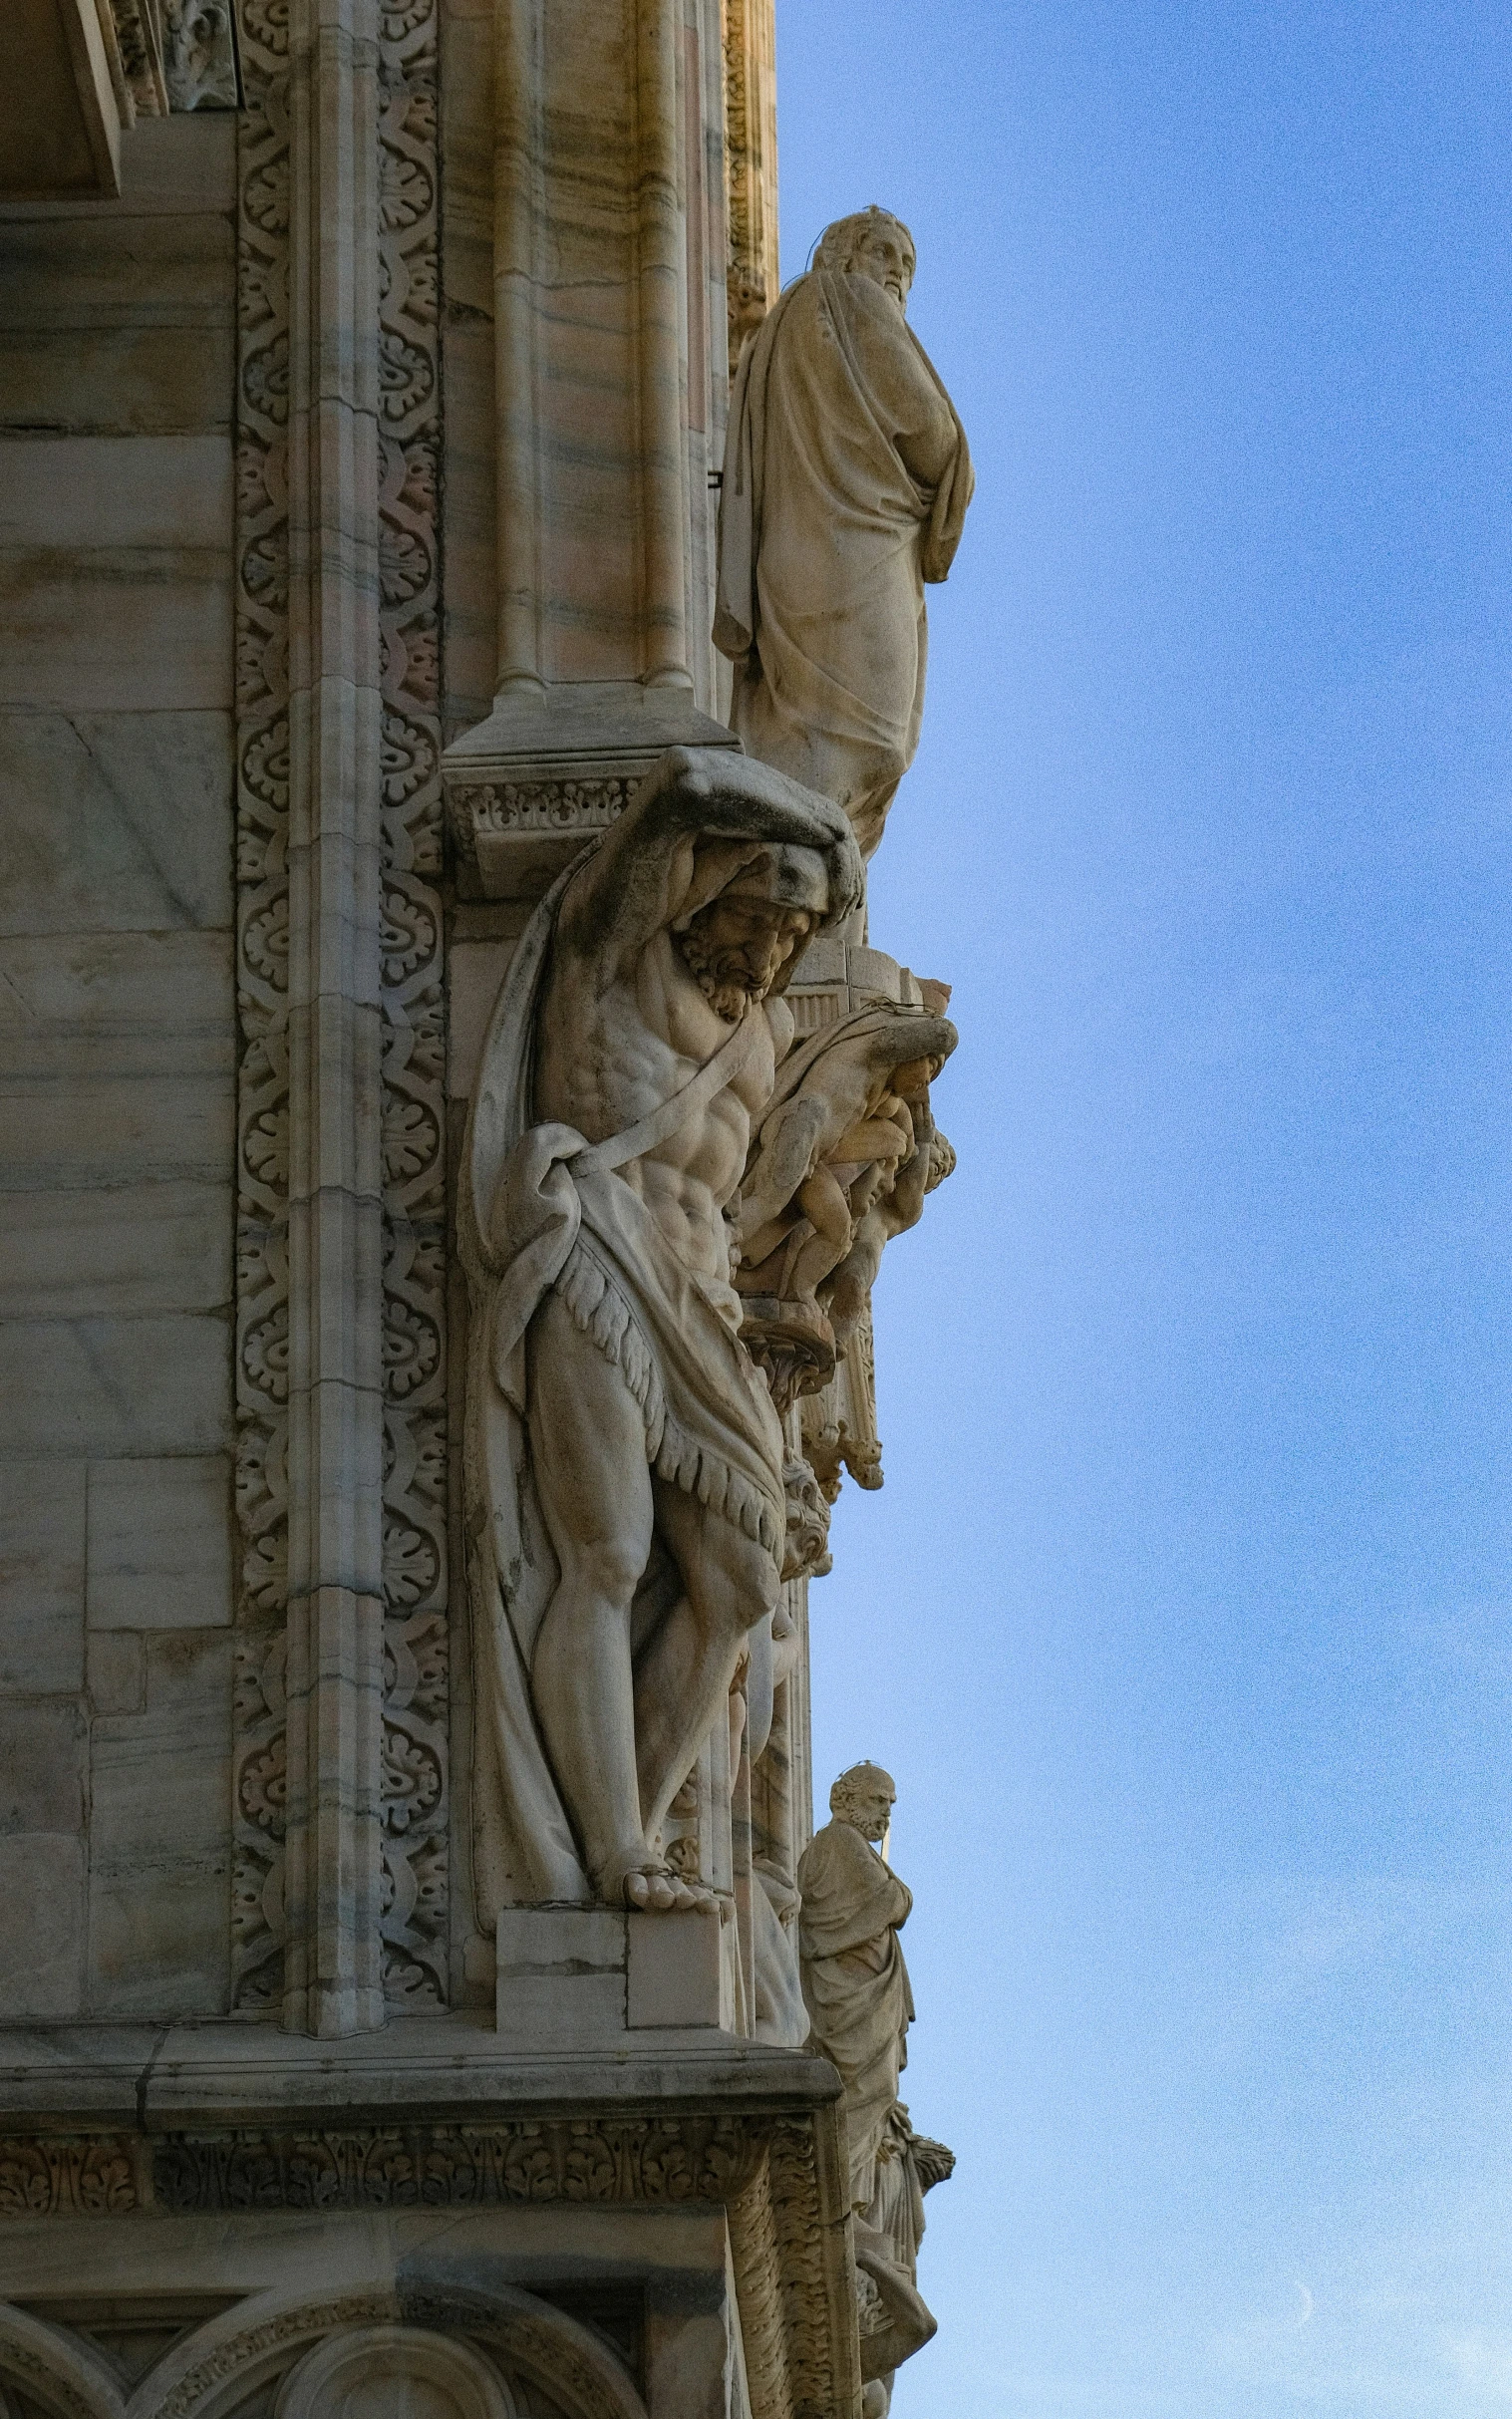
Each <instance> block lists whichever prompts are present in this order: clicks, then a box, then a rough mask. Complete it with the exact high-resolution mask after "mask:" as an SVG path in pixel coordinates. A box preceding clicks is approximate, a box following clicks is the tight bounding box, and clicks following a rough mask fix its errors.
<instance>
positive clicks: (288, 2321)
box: [153, 2285, 394, 2419]
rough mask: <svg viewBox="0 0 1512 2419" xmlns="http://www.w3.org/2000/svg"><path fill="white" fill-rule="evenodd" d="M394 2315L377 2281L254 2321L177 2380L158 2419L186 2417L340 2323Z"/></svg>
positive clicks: (386, 2290)
mask: <svg viewBox="0 0 1512 2419" xmlns="http://www.w3.org/2000/svg"><path fill="white" fill-rule="evenodd" d="M393 2314H394V2293H393V2290H392V2287H388V2286H384V2285H378V2286H375V2287H373V2288H372V2289H370V2290H368V2291H366V2292H363V2291H357V2292H350V2293H342V2294H340V2295H339V2296H337V2297H336V2298H335V2299H333V2300H330V2301H306V2302H301V2303H300V2304H299V2306H298V2307H297V2308H294V2309H284V2310H279V2311H276V2312H275V2313H274V2314H273V2315H272V2316H270V2317H267V2318H263V2319H261V2320H259V2321H258V2322H257V2323H256V2324H254V2325H251V2326H242V2327H241V2328H239V2329H238V2330H236V2331H234V2332H228V2333H227V2334H226V2335H224V2336H223V2337H222V2339H221V2340H220V2341H219V2342H217V2343H216V2344H215V2345H214V2346H213V2348H212V2349H211V2350H209V2351H207V2352H206V2353H205V2354H204V2356H203V2357H202V2358H199V2359H196V2360H195V2361H194V2363H193V2365H192V2367H190V2368H188V2369H186V2370H185V2372H184V2373H183V2375H181V2376H180V2377H179V2378H178V2379H177V2381H176V2383H175V2384H174V2385H173V2386H172V2387H171V2388H170V2389H169V2391H168V2393H167V2394H166V2395H165V2397H164V2398H163V2400H162V2401H161V2402H160V2403H159V2404H158V2407H157V2409H156V2411H155V2412H154V2413H153V2419H187V2414H188V2413H189V2412H190V2411H192V2410H194V2409H195V2408H196V2406H197V2405H199V2404H200V2403H202V2402H204V2401H205V2399H206V2398H207V2397H208V2396H209V2395H211V2394H212V2393H213V2392H214V2391H215V2388H216V2387H217V2386H220V2385H224V2384H225V2383H226V2382H227V2381H228V2380H229V2379H231V2378H235V2377H238V2376H240V2375H241V2374H242V2372H243V2371H245V2370H246V2369H249V2368H251V2367H253V2366H254V2365H261V2366H263V2367H264V2368H265V2367H266V2365H267V2363H268V2355H269V2354H270V2353H272V2354H277V2353H278V2352H280V2351H282V2350H284V2349H285V2348H286V2347H288V2346H291V2345H298V2344H303V2343H308V2342H310V2341H311V2340H317V2341H318V2340H319V2338H320V2337H321V2336H322V2335H325V2334H329V2333H331V2332H332V2331H333V2330H334V2329H336V2328H337V2327H344V2326H362V2325H364V2324H372V2323H374V2322H375V2321H377V2322H381V2321H382V2320H384V2319H386V2318H390V2317H392V2316H393Z"/></svg>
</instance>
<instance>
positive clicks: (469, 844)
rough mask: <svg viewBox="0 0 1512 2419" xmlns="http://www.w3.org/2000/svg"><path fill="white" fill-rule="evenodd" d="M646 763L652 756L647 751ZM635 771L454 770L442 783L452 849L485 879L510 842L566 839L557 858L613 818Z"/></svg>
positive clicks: (619, 811) (604, 827) (621, 808)
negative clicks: (515, 775)
mask: <svg viewBox="0 0 1512 2419" xmlns="http://www.w3.org/2000/svg"><path fill="white" fill-rule="evenodd" d="M646 761H647V765H648V766H649V765H650V764H651V763H652V762H654V761H655V758H654V756H648V757H647V759H646ZM636 778H637V775H636V774H634V773H632V774H630V775H628V776H622V775H611V776H609V777H607V778H604V779H597V780H584V779H581V778H579V777H578V776H576V775H573V774H567V773H555V774H553V773H528V774H524V775H522V777H521V778H519V779H518V780H507V779H502V778H500V779H494V780H477V779H470V780H469V779H465V778H460V777H457V776H453V777H452V778H450V779H449V780H448V783H447V807H448V821H449V823H450V825H451V830H452V837H453V841H454V844H455V847H456V850H457V853H458V854H459V855H460V856H461V857H462V859H463V860H464V861H465V863H466V864H468V865H469V866H472V867H473V868H474V869H475V870H476V871H477V872H478V873H479V874H480V875H481V876H482V877H483V879H484V882H485V884H486V881H487V875H488V872H489V860H490V859H491V858H492V857H494V856H495V854H497V853H500V852H501V849H503V848H507V847H509V846H510V844H511V843H513V844H514V845H515V846H516V847H517V846H518V844H519V843H520V842H521V841H526V842H528V841H531V840H546V841H558V842H560V841H565V842H566V843H567V846H566V848H565V849H564V850H562V852H561V861H562V862H563V863H565V861H566V857H567V855H568V854H570V852H571V850H572V849H573V848H578V847H581V846H582V844H583V842H584V841H585V840H590V839H592V838H593V837H594V836H595V834H596V833H598V832H601V831H607V830H608V829H609V827H610V825H611V824H612V823H615V822H617V821H618V819H619V817H620V816H621V815H622V814H623V813H624V811H625V807H626V805H627V803H628V801H629V799H630V797H631V794H632V792H633V791H634V789H635V785H636Z"/></svg>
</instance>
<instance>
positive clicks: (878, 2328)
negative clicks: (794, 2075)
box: [797, 1763, 955, 2419]
mask: <svg viewBox="0 0 1512 2419" xmlns="http://www.w3.org/2000/svg"><path fill="white" fill-rule="evenodd" d="M896 1798H897V1791H896V1789H895V1787H894V1785H893V1781H892V1777H891V1775H890V1774H889V1773H886V1772H884V1771H883V1770H882V1769H881V1767H880V1765H878V1764H871V1763H864V1764H853V1765H852V1766H851V1768H850V1770H849V1771H848V1772H842V1773H841V1775H840V1777H839V1779H838V1780H837V1781H836V1782H835V1784H834V1787H833V1788H832V1789H831V1790H830V1792H829V1805H830V1812H831V1815H832V1817H833V1820H832V1821H830V1822H829V1823H827V1824H826V1825H825V1827H824V1829H823V1830H822V1831H820V1832H817V1833H816V1834H815V1836H814V1838H813V1839H812V1840H811V1841H810V1843H809V1845H808V1847H807V1848H805V1850H804V1851H803V1854H802V1856H801V1858H800V1859H799V1861H798V1877H797V1878H798V1891H799V1895H800V1899H801V1909H800V1913H799V1918H798V1925H799V1930H798V1947H799V1955H800V1961H801V1972H802V1981H803V1997H804V2000H805V2002H806V2004H807V2007H808V2013H809V2017H810V2020H811V2030H810V2033H809V2044H810V2046H811V2047H812V2048H814V2049H816V2050H819V2051H820V2052H821V2053H822V2054H823V2055H824V2056H825V2057H826V2058H828V2059H829V2061H830V2064H831V2065H832V2066H834V2067H835V2069H836V2071H837V2072H838V2074H839V2077H840V2080H841V2083H842V2084H843V2085H844V2089H845V2127H846V2135H847V2139H848V2141H849V2145H850V2200H851V2208H852V2211H853V2213H854V2218H855V2247H856V2267H857V2268H858V2270H859V2279H858V2289H859V2293H860V2302H861V2368H862V2375H863V2377H864V2378H865V2379H866V2380H867V2388H866V2391H867V2400H866V2401H865V2403H864V2404H863V2409H864V2411H865V2412H866V2414H867V2419H872V2415H873V2414H876V2415H877V2419H880V2415H881V2414H883V2413H885V2412H886V2410H887V2407H888V2404H889V2402H890V2400H891V2393H892V2372H893V2370H894V2369H895V2368H896V2367H897V2366H898V2365H899V2363H900V2362H901V2361H903V2360H906V2359H908V2358H909V2357H910V2356H911V2355H912V2354H913V2353H914V2352H916V2351H918V2350H919V2349H920V2348H921V2347H922V2345H924V2344H925V2343H927V2342H928V2341H929V2339H930V2337H931V2336H932V2335H933V2334H934V2332H935V2320H934V2318H933V2316H932V2315H931V2313H930V2311H929V2309H928V2308H927V2306H926V2305H925V2303H924V2302H923V2300H922V2299H921V2298H920V2296H919V2293H918V2290H917V2287H916V2284H915V2280H914V2279H915V2271H916V2267H917V2260H918V2248H919V2242H920V2239H921V2237H922V2236H923V2233H924V2194H925V2193H926V2192H928V2191H929V2190H930V2188H931V2186H932V2185H934V2184H938V2183H940V2182H942V2181H943V2180H944V2178H945V2177H947V2176H948V2175H949V2174H950V2173H951V2171H952V2169H953V2168H954V2166H955V2158H954V2155H953V2153H952V2152H950V2151H949V2150H947V2149H946V2147H945V2145H944V2144H943V2142H931V2141H929V2140H927V2139H926V2138H925V2137H924V2136H923V2135H919V2134H916V2133H915V2132H914V2130H913V2128H912V2126H911V2125H910V2123H909V2121H908V2110H907V2109H906V2108H905V2107H904V2105H903V2103H902V2101H901V2100H900V2099H899V2098H898V2080H899V2076H900V2075H901V2073H902V2071H903V2068H904V2066H905V2065H906V2064H907V2062H908V2027H909V2025H910V2023H911V2022H912V2020H913V2013H914V2004H913V1993H912V1991H911V1989H910V1987H909V1981H908V1968H907V1966H906V1965H905V1964H904V1962H903V1950H902V1945H901V1943H900V1942H899V1940H898V1934H899V1931H900V1930H901V1929H902V1926H903V1925H904V1924H905V1923H906V1922H907V1920H908V1917H909V1914H910V1912H911V1910H912V1907H913V1895H912V1893H911V1892H910V1891H909V1890H908V1889H907V1887H906V1886H905V1885H904V1884H903V1883H902V1882H900V1881H899V1880H898V1877H897V1875H896V1874H895V1873H894V1872H893V1871H892V1869H891V1867H890V1866H889V1865H888V1864H887V1862H886V1856H885V1849H886V1844H887V1836H888V1831H889V1828H890V1826H891V1820H892V1809H893V1806H894V1804H895V1802H896ZM874 1842H875V1843H877V1845H873V1844H872V1843H874Z"/></svg>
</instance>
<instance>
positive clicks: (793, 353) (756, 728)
mask: <svg viewBox="0 0 1512 2419" xmlns="http://www.w3.org/2000/svg"><path fill="white" fill-rule="evenodd" d="M914 258H915V255H914V242H913V237H912V236H911V235H910V234H909V232H908V229H907V228H906V227H905V226H904V225H903V224H902V222H901V221H900V220H899V219H896V218H894V217H893V216H892V215H891V213H890V212H888V211H886V210H879V209H877V208H876V207H875V206H873V207H872V208H871V209H869V210H865V211H862V212H860V213H859V214H858V215H856V216H854V217H851V218H841V219H837V220H836V221H835V223H834V225H833V226H830V227H827V228H826V229H825V231H824V234H823V235H822V237H821V238H820V241H819V247H818V252H817V256H816V258H815V262H814V266H813V267H812V269H810V270H809V271H808V273H807V275H806V276H803V277H799V278H798V279H797V280H796V281H795V282H794V283H793V284H792V285H790V286H789V287H788V288H787V290H786V292H785V293H784V294H782V295H781V296H780V297H779V299H778V301H777V302H776V304H775V305H774V306H773V308H772V309H771V310H770V311H769V312H768V313H767V315H766V318H765V319H764V320H763V321H762V323H761V325H760V328H759V330H758V331H757V333H756V336H755V337H754V338H753V339H752V340H751V341H750V342H749V343H748V344H747V346H746V350H745V353H744V355H743V357H742V360H741V365H740V369H739V371H738V372H737V375H736V382H735V391H734V393H733V395H732V397H731V405H730V428H729V434H728V437H727V440H726V447H725V475H724V485H723V488H722V490H721V495H720V547H719V593H718V601H717V610H716V615H715V624H714V642H715V645H716V646H717V647H718V648H719V649H720V651H721V652H722V654H725V655H728V656H729V657H730V658H731V659H732V661H733V662H734V664H735V667H736V671H735V685H734V692H733V696H732V701H731V714H730V722H731V728H732V729H733V730H735V731H737V732H739V733H740V736H741V738H742V740H743V741H744V743H745V746H746V748H747V750H748V752H749V753H750V754H751V755H752V756H759V757H760V758H761V760H762V762H763V763H767V764H773V765H775V766H776V767H777V769H778V770H779V771H782V772H785V773H787V774H789V775H790V777H791V778H792V779H794V780H798V781H802V782H803V783H804V785H805V786H806V787H807V788H809V789H816V790H818V791H819V792H820V793H821V794H822V795H823V796H825V797H829V798H833V800H834V801H835V804H836V805H837V806H842V807H843V808H844V809H845V812H846V814H847V815H848V816H849V817H850V820H851V824H852V826H853V827H854V830H855V834H856V838H857V841H858V842H859V844H860V849H861V854H862V856H863V857H870V856H871V855H873V854H874V852H875V850H876V848H877V845H878V843H879V841H880V840H881V837H882V827H883V824H884V822H885V821H886V817H887V809H888V807H889V805H890V804H891V803H892V798H893V793H894V791H895V790H896V789H897V786H898V783H899V781H900V780H901V779H902V777H903V775H904V773H905V772H906V771H907V769H908V767H909V765H910V764H911V763H912V761H913V757H914V752H915V750H916V748H917V747H918V744H919V726H920V721H921V719H922V716H923V711H924V670H925V657H926V652H927V645H928V628H927V623H926V619H925V611H924V588H925V583H926V582H927V581H939V580H943V579H944V578H945V576H946V574H947V573H948V571H949V570H950V566H951V562H952V560H953V559H954V556H955V551H956V548H957V546H958V544H959V543H960V539H961V530H962V525H963V523H964V521H965V518H966V507H967V505H968V504H969V503H970V501H971V496H972V485H973V477H972V466H971V455H970V453H969V452H968V450H967V444H966V437H965V434H964V432H963V430H962V427H961V423H960V421H959V420H958V419H957V417H956V412H955V407H954V405H953V404H952V403H951V400H950V397H949V396H948V395H947V394H946V392H945V389H944V387H943V386H942V385H941V383H940V380H939V378H938V376H937V375H936V372H935V370H934V368H933V366H932V365H931V363H930V360H929V357H928V355H927V354H926V353H925V351H924V348H923V346H922V345H921V344H920V343H919V340H918V338H917V337H916V336H915V335H914V333H913V331H912V329H911V328H910V327H909V325H908V322H907V319H906V318H905V317H904V311H905V306H906V300H907V294H908V289H909V286H910V285H911V284H912V282H913V273H914Z"/></svg>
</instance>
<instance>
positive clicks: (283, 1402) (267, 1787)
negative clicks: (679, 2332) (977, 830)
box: [232, 0, 289, 2006]
mask: <svg viewBox="0 0 1512 2419" xmlns="http://www.w3.org/2000/svg"><path fill="white" fill-rule="evenodd" d="M242 35H243V45H244V50H243V65H244V74H245V88H246V109H245V112H244V114H243V116H242V119H241V122H240V125H239V127H238V130H237V143H238V150H237V172H238V228H237V329H238V346H239V355H238V392H237V424H236V571H237V585H236V723H237V732H236V738H237V781H236V880H237V912H236V933H237V969H236V975H237V980H236V1007H237V1019H238V1025H239V1033H240V1044H241V1056H240V1063H239V1066H238V1070H237V1086H236V1090H237V1102H236V1107H237V1118H236V1125H237V1200H236V1358H235V1401H236V1421H237V1453H236V1507H237V1516H238V1520H239V1523H240V1529H241V1565H240V1577H239V1587H238V1595H237V1608H236V1612H237V1636H236V1680H235V1691H234V1700H233V1702H234V1715H233V1720H234V1734H233V1736H234V1746H233V1805H232V1842H233V1844H232V1964H233V1972H232V1988H233V1996H234V2001H235V2003H236V2004H237V2005H239V2006H262V2005H270V2004H272V2003H274V2002H275V2001H276V2000H277V1998H278V1996H279V1994H280V1992H281V1990H282V1985H283V1973H282V1940H283V1914H282V1902H283V1837H284V1813H283V1767H284V1731H283V1688H282V1655H283V1630H284V1623H285V1620H286V1616H287V1609H288V1477H287V1447H288V1385H289V1364H288V1355H289V1274H288V1216H289V1155H288V1153H289V1142H288V1129H289V1034H288V957H289V877H288V865H287V848H288V832H289V718H288V704H289V690H288V671H289V634H288V588H289V570H288V565H289V527H288V500H287V433H288V395H289V240H288V236H289V139H288V11H287V7H286V5H283V0H244V6H243V10H242Z"/></svg>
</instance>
